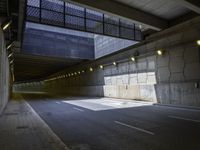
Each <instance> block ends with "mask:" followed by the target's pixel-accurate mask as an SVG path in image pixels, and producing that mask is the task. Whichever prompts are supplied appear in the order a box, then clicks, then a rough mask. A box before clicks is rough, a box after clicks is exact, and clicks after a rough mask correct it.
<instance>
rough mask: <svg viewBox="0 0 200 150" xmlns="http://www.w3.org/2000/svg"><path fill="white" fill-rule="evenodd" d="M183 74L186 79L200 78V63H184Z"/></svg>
mask: <svg viewBox="0 0 200 150" xmlns="http://www.w3.org/2000/svg"><path fill="white" fill-rule="evenodd" d="M184 75H185V78H186V79H187V80H191V79H198V80H199V79H200V63H198V62H197V63H189V64H185V70H184Z"/></svg>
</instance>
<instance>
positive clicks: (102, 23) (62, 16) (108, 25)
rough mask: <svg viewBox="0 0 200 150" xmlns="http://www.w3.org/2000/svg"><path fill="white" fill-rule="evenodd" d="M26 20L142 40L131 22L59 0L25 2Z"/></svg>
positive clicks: (140, 34)
mask: <svg viewBox="0 0 200 150" xmlns="http://www.w3.org/2000/svg"><path fill="white" fill-rule="evenodd" d="M26 9H27V11H26V19H27V20H28V21H32V22H38V23H43V24H48V25H55V26H62V27H66V28H70V29H76V30H81V31H86V32H92V33H97V34H105V35H109V36H114V37H119V38H125V39H131V40H138V41H140V40H142V33H141V30H140V28H139V27H138V26H136V25H135V24H134V23H133V22H129V21H126V20H123V19H122V20H121V19H119V18H116V17H114V16H110V15H106V14H103V13H100V12H97V11H94V10H91V9H86V8H83V7H81V6H77V5H75V4H71V3H68V2H63V1H60V0H27V7H26Z"/></svg>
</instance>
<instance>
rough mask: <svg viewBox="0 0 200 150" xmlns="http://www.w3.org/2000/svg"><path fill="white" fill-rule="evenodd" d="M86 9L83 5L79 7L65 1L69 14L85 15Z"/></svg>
mask: <svg viewBox="0 0 200 150" xmlns="http://www.w3.org/2000/svg"><path fill="white" fill-rule="evenodd" d="M84 11H85V9H84V8H83V7H79V6H77V5H73V4H70V3H65V13H66V14H68V15H73V16H79V17H84V16H85V12H84Z"/></svg>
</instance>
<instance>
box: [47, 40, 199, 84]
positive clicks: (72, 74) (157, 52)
mask: <svg viewBox="0 0 200 150" xmlns="http://www.w3.org/2000/svg"><path fill="white" fill-rule="evenodd" d="M196 43H197V45H198V46H200V40H197V41H196ZM164 53H165V50H163V49H159V50H157V51H156V54H157V55H158V56H163V55H164ZM138 56H139V54H138V55H137V56H132V57H131V58H130V60H131V61H132V62H136V61H137V57H138ZM112 65H114V66H117V62H115V61H114V62H112ZM99 68H100V69H104V65H99ZM89 71H90V72H93V71H94V69H93V68H92V67H90V68H89ZM81 73H85V70H82V71H78V72H74V73H67V74H66V75H61V76H58V77H54V78H50V79H47V80H45V81H53V80H58V79H62V78H67V77H71V76H76V75H80V74H81Z"/></svg>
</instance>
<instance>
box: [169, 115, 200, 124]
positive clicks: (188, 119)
mask: <svg viewBox="0 0 200 150" xmlns="http://www.w3.org/2000/svg"><path fill="white" fill-rule="evenodd" d="M168 117H169V118H174V119H179V120H185V121H192V122H197V123H200V120H194V119H190V118H183V117H178V116H168Z"/></svg>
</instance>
